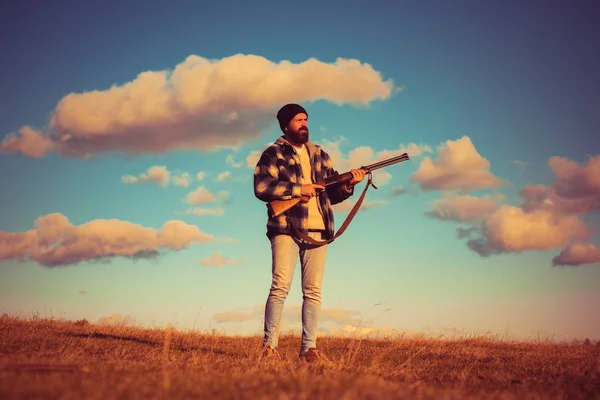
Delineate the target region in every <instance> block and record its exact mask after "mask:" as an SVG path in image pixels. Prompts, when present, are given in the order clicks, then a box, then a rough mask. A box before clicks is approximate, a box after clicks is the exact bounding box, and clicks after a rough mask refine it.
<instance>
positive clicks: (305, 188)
mask: <svg viewBox="0 0 600 400" xmlns="http://www.w3.org/2000/svg"><path fill="white" fill-rule="evenodd" d="M317 190H325V186H323V185H317V184H315V183H309V184H306V185H302V190H301V191H300V194H301V196H302V197H303V198H308V199H311V198H312V197H315V196H316V195H317Z"/></svg>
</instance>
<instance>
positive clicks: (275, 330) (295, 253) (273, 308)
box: [263, 232, 327, 353]
mask: <svg viewBox="0 0 600 400" xmlns="http://www.w3.org/2000/svg"><path fill="white" fill-rule="evenodd" d="M308 235H309V236H310V237H312V238H313V239H315V240H325V239H324V237H323V236H322V234H321V233H320V232H309V233H308ZM271 252H272V273H273V280H272V283H271V288H270V290H269V296H268V298H267V304H266V307H265V324H264V331H265V334H264V340H263V345H264V346H270V347H277V345H278V342H279V322H280V320H281V313H282V311H283V305H284V303H285V299H286V298H287V295H288V293H289V291H290V287H291V286H292V278H293V276H294V270H295V269H296V263H297V262H298V257H299V258H300V266H301V268H302V293H303V298H302V345H301V348H300V352H302V353H303V352H305V351H306V350H308V349H309V348H311V347H317V323H318V320H319V314H320V313H321V287H322V283H323V275H324V272H325V259H326V256H327V245H323V246H315V245H312V244H310V243H306V242H304V241H302V240H299V239H295V238H293V237H292V236H289V235H276V236H274V237H272V238H271Z"/></svg>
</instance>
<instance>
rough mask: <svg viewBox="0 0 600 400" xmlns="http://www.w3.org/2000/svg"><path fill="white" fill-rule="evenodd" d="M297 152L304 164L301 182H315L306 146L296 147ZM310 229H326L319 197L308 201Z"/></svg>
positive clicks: (302, 164)
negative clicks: (318, 200) (318, 202)
mask: <svg viewBox="0 0 600 400" xmlns="http://www.w3.org/2000/svg"><path fill="white" fill-rule="evenodd" d="M296 152H297V153H298V155H299V156H300V165H301V166H302V175H303V178H301V182H300V183H302V184H303V185H306V184H309V183H314V182H313V181H312V169H311V166H310V159H309V158H308V150H307V149H306V146H304V145H302V148H301V149H297V148H296ZM307 228H308V229H323V230H325V223H324V221H323V215H322V214H321V210H320V209H319V206H318V205H317V197H316V196H315V197H313V198H311V199H310V200H309V201H308V225H307Z"/></svg>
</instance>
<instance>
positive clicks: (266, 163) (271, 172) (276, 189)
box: [254, 149, 302, 202]
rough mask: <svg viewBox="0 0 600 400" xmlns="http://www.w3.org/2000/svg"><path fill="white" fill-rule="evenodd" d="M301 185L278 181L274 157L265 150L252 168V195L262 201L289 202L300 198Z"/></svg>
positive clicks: (277, 170)
mask: <svg viewBox="0 0 600 400" xmlns="http://www.w3.org/2000/svg"><path fill="white" fill-rule="evenodd" d="M301 190H302V184H300V183H293V182H285V181H280V180H279V169H278V168H277V164H276V157H274V155H272V154H271V152H270V151H269V149H267V150H265V151H264V152H263V153H262V155H261V157H260V159H259V160H258V163H257V164H256V167H255V168H254V195H255V196H256V197H257V198H258V199H259V200H262V201H265V202H271V201H273V200H291V199H293V198H295V197H300V193H301Z"/></svg>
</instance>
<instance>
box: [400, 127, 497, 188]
mask: <svg viewBox="0 0 600 400" xmlns="http://www.w3.org/2000/svg"><path fill="white" fill-rule="evenodd" d="M438 150H439V154H438V158H437V160H435V161H434V160H432V159H431V158H430V157H425V158H424V159H423V161H421V165H420V166H419V169H418V170H417V171H415V173H414V174H413V175H412V176H411V177H410V178H409V181H411V182H417V183H418V184H419V185H421V188H422V189H423V190H447V191H458V192H460V193H461V194H465V193H468V192H470V191H472V190H477V189H494V188H498V187H500V186H501V185H502V183H503V182H502V180H501V179H500V178H498V177H496V176H495V175H494V174H493V173H492V172H490V170H489V169H490V162H489V161H488V160H487V159H485V158H483V157H482V156H481V155H480V154H479V153H478V152H477V150H476V149H475V146H474V145H473V142H471V139H470V138H469V137H468V136H463V137H462V138H460V139H458V140H454V141H453V140H448V141H446V142H445V143H444V144H442V145H441V146H439V147H438Z"/></svg>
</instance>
